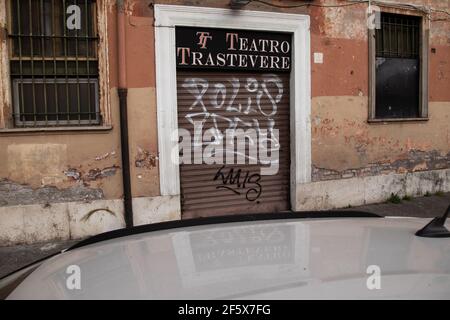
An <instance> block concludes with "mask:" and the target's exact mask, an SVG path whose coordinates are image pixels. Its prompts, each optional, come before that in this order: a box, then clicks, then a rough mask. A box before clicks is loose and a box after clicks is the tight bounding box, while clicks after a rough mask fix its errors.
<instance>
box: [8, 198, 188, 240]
mask: <svg viewBox="0 0 450 320" xmlns="http://www.w3.org/2000/svg"><path fill="white" fill-rule="evenodd" d="M179 203H180V199H179V197H170V196H169V197H145V198H135V199H133V210H134V224H135V225H141V224H147V223H155V222H161V221H167V220H177V219H181V215H180V205H179ZM124 227H125V219H124V215H123V201H122V200H121V199H116V200H95V201H90V202H84V201H80V202H64V203H51V204H28V205H13V206H3V207H0V246H9V245H15V244H32V243H38V242H45V241H58V240H69V239H80V238H84V237H88V236H92V235H95V234H99V233H103V232H107V231H111V230H115V229H120V228H124Z"/></svg>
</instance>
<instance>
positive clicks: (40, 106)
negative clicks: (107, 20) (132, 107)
mask: <svg viewBox="0 0 450 320" xmlns="http://www.w3.org/2000/svg"><path fill="white" fill-rule="evenodd" d="M70 6H76V8H75V10H73V8H74V7H71V8H70ZM77 8H79V11H78V10H77ZM68 9H69V10H68ZM77 13H79V16H77V17H75V16H73V15H74V14H75V15H76V14H77ZM96 16H97V15H96V3H95V1H94V0H11V1H10V27H9V32H8V35H9V39H10V44H11V51H10V71H11V82H12V96H13V103H14V108H13V118H14V125H15V126H16V127H48V126H74V125H96V124H100V123H101V115H100V112H99V97H98V56H97V43H98V35H97V26H96ZM76 18H79V22H80V23H79V28H77V27H78V26H77V24H76V23H74V22H76V20H74V19H76ZM68 21H69V22H72V23H71V24H70V25H69V24H68V23H67V22H68ZM72 25H75V28H73V29H71V28H69V26H72Z"/></svg>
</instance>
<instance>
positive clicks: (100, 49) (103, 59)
mask: <svg viewBox="0 0 450 320" xmlns="http://www.w3.org/2000/svg"><path fill="white" fill-rule="evenodd" d="M10 1H14V0H0V59H1V60H0V77H1V78H0V133H11V132H21V131H26V132H30V131H39V132H42V131H72V130H73V131H80V130H93V131H98V130H110V129H112V117H111V104H110V90H109V59H108V45H107V44H108V25H107V14H108V4H107V0H96V15H97V16H96V18H95V21H94V24H95V26H96V28H97V34H98V43H97V48H96V49H97V61H98V80H96V81H98V86H97V92H96V95H97V102H96V103H97V104H98V112H99V117H100V120H101V122H100V124H95V123H92V124H88V125H67V124H65V125H61V126H55V125H54V124H49V125H48V126H45V127H43V126H33V127H20V126H15V123H14V119H13V110H14V108H15V105H14V104H15V103H13V99H12V97H13V90H14V86H13V81H11V80H12V79H11V77H10V66H9V65H10V59H11V57H10V51H11V50H12V44H11V39H10V38H9V37H8V28H9V26H11V17H10V7H11V6H10ZM36 80H37V79H36ZM80 80H81V78H80ZM93 80H94V79H91V81H93ZM62 123H63V122H62Z"/></svg>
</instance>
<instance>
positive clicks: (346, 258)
mask: <svg viewBox="0 0 450 320" xmlns="http://www.w3.org/2000/svg"><path fill="white" fill-rule="evenodd" d="M428 222H429V219H417V218H385V219H373V218H351V219H349V218H339V219H307V220H272V221H257V222H255V221H253V222H239V223H226V224H218V225H203V226H195V227H188V228H179V229H171V230H163V231H156V232H150V233H144V234H138V235H133V236H127V237H122V238H117V239H112V240H107V241H103V242H99V243H95V244H91V245H88V246H86V247H81V248H78V249H75V250H73V251H68V252H65V253H63V254H60V255H58V256H55V257H53V258H51V259H49V260H48V261H46V262H45V263H43V264H42V265H41V266H40V267H39V268H38V269H36V270H35V271H34V272H33V273H32V274H31V275H30V276H29V277H28V278H27V279H25V280H24V281H23V282H22V283H21V284H20V285H19V286H18V287H17V288H16V290H15V291H14V292H13V293H12V294H11V295H10V296H9V298H12V299H229V298H236V299H377V298H382V299H396V298H401V299H408V298H410V299H419V298H425V299H442V298H444V299H449V298H450V239H448V238H447V239H443V238H441V239H430V238H419V237H416V236H414V233H415V232H416V231H417V230H418V229H420V228H422V227H423V226H424V225H425V224H426V223H428ZM447 226H449V225H448V223H447ZM71 265H77V266H79V267H80V272H81V278H80V279H81V282H80V283H81V288H80V289H79V290H77V289H73V290H69V289H68V288H67V286H66V282H67V280H68V277H69V274H68V273H67V268H68V267H69V266H71ZM371 265H375V266H378V267H379V268H380V271H381V277H380V285H381V289H373V290H369V288H368V287H367V281H368V278H369V277H370V276H371V274H368V273H367V268H368V267H369V266H371Z"/></svg>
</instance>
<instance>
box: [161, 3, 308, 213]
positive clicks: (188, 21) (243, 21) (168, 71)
mask: <svg viewBox="0 0 450 320" xmlns="http://www.w3.org/2000/svg"><path fill="white" fill-rule="evenodd" d="M175 26H195V27H209V28H233V29H246V30H262V31H266V30H270V31H278V32H289V33H292V36H293V38H292V40H293V46H292V47H293V59H292V60H293V61H292V72H291V119H292V120H291V128H290V129H291V130H290V132H291V159H292V161H291V172H295V174H292V175H291V203H292V207H293V208H295V204H296V203H297V194H298V193H297V192H296V190H297V185H299V184H303V183H308V182H310V181H311V122H310V115H311V72H310V32H309V16H307V15H300V14H286V13H274V12H261V11H247V10H242V11H236V10H229V9H217V8H204V7H191V6H172V5H155V51H156V52H155V56H156V57H155V58H156V96H157V113H158V115H157V121H158V144H159V159H160V161H159V168H160V188H161V195H179V194H180V177H179V167H178V165H176V164H174V163H173V162H172V161H171V150H172V148H173V147H175V146H176V142H175V141H171V140H170V136H171V134H172V133H173V132H175V130H176V129H177V92H176V56H175V28H174V27H175Z"/></svg>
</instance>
